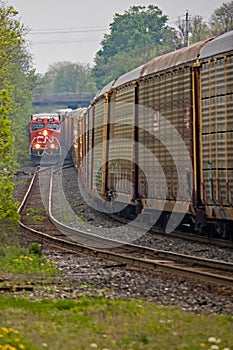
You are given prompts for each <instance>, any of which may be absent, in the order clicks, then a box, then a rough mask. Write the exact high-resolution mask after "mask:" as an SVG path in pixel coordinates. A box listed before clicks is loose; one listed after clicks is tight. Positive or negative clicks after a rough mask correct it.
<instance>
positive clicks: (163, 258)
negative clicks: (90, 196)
mask: <svg viewBox="0 0 233 350" xmlns="http://www.w3.org/2000/svg"><path fill="white" fill-rule="evenodd" d="M61 171H62V168H61V167H58V168H54V167H52V168H50V167H48V168H36V170H35V173H34V175H33V177H32V180H31V183H30V185H29V188H28V191H27V192H26V194H25V197H24V198H23V201H22V203H21V205H20V207H19V210H18V211H19V213H20V214H21V221H20V225H21V226H22V227H24V228H25V229H27V230H30V232H32V233H33V234H34V235H36V236H37V238H38V239H39V240H40V241H43V242H48V243H49V244H53V245H56V246H59V247H62V248H63V249H66V250H68V251H73V252H82V253H85V254H92V255H94V256H95V257H99V258H102V259H109V260H112V261H116V262H118V263H119V264H124V265H127V266H131V267H133V268H136V269H147V270H150V271H156V272H157V271H162V272H165V273H172V274H176V275H180V276H185V277H189V278H195V279H198V280H205V281H206V282H212V283H217V284H220V285H226V286H230V287H233V276H232V272H233V264H232V263H226V262H220V261H216V260H207V259H203V258H202V259H201V258H197V257H192V256H187V255H180V254H175V253H171V252H167V251H160V250H155V249H151V248H146V247H142V246H139V245H134V244H128V243H125V242H122V241H117V240H112V239H108V238H106V237H101V236H99V235H94V234H91V233H90V232H88V231H87V230H85V229H83V227H82V225H80V226H79V224H78V223H77V222H76V223H75V225H74V223H72V225H68V224H67V222H69V220H70V221H72V220H73V219H72V218H66V219H65V220H64V221H65V222H64V221H63V222H62V220H61V219H60V218H59V219H58V218H57V216H56V213H60V214H61V213H62V209H63V208H62V205H63V201H62V199H61V194H59V188H56V175H57V176H58V177H59V176H61ZM56 196H58V197H56ZM55 197H56V198H55ZM54 198H55V199H54ZM58 198H59V200H58ZM60 216H61V215H59V214H58V217H60ZM74 226H75V227H74Z"/></svg>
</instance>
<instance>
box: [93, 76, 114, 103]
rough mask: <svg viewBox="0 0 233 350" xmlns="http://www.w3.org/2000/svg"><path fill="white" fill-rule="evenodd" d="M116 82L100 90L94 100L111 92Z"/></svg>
mask: <svg viewBox="0 0 233 350" xmlns="http://www.w3.org/2000/svg"><path fill="white" fill-rule="evenodd" d="M114 81H115V80H112V81H111V82H110V83H108V84H107V85H105V86H104V87H103V88H102V89H100V90H99V91H98V92H97V94H96V95H95V97H94V100H96V99H98V98H99V97H100V96H103V95H104V94H105V93H106V92H108V91H109V90H111V88H112V86H113V84H114Z"/></svg>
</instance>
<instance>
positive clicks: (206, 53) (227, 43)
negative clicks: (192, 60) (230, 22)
mask: <svg viewBox="0 0 233 350" xmlns="http://www.w3.org/2000/svg"><path fill="white" fill-rule="evenodd" d="M227 51H233V30H232V31H230V32H227V33H224V34H222V35H219V36H217V37H216V38H214V39H213V40H212V41H210V42H208V43H207V44H206V45H205V46H204V47H203V48H202V50H201V52H200V58H201V59H203V58H207V57H211V56H215V55H218V54H219V53H224V52H227Z"/></svg>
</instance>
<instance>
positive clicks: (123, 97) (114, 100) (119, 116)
mask: <svg viewBox="0 0 233 350" xmlns="http://www.w3.org/2000/svg"><path fill="white" fill-rule="evenodd" d="M114 88H115V89H114V90H113V93H112V94H111V98H110V105H109V140H108V172H107V189H109V190H111V191H113V192H116V193H117V200H118V201H120V202H122V203H127V204H129V203H130V201H131V200H132V198H133V193H134V186H133V185H132V184H133V183H134V168H135V153H134V145H135V143H134V123H135V85H134V84H133V83H126V84H124V85H121V86H118V87H115V86H114Z"/></svg>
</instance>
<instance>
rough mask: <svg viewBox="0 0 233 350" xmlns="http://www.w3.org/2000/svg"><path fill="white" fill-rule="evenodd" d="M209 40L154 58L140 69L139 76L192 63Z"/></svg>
mask: <svg viewBox="0 0 233 350" xmlns="http://www.w3.org/2000/svg"><path fill="white" fill-rule="evenodd" d="M209 40H211V39H206V40H202V41H200V42H198V43H195V44H193V45H190V46H188V47H184V48H182V49H179V50H177V51H173V52H170V53H167V54H165V55H162V56H159V57H155V58H153V59H152V60H151V61H149V62H147V63H146V64H145V65H144V67H143V68H142V72H141V76H146V75H149V74H153V73H156V72H160V71H164V70H166V69H171V68H173V67H177V66H180V65H182V64H185V63H189V62H193V61H195V60H197V59H198V57H199V55H200V51H201V49H202V47H203V46H204V45H205V44H206V43H207V42H208V41H209Z"/></svg>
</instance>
